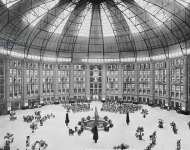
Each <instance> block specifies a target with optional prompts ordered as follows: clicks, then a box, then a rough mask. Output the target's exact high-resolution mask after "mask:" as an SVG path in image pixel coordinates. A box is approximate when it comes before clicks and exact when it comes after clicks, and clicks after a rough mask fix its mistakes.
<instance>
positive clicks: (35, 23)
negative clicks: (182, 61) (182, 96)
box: [0, 0, 190, 60]
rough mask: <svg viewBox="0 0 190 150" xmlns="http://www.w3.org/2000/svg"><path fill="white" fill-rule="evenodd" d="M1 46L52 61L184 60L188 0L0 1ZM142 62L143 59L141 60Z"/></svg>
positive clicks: (189, 24)
mask: <svg viewBox="0 0 190 150" xmlns="http://www.w3.org/2000/svg"><path fill="white" fill-rule="evenodd" d="M0 30H1V32H0V39H1V47H3V48H4V49H6V50H7V51H9V52H14V54H16V53H19V54H24V56H28V55H35V56H39V57H55V58H75V59H78V58H79V59H80V58H83V59H86V58H98V59H103V58H108V59H109V58H116V59H118V58H121V59H125V58H130V59H133V58H134V59H139V58H142V57H143V58H157V57H163V58H167V57H170V56H172V55H176V56H177V55H187V54H188V53H189V46H190V44H189V43H190V42H189V40H190V2H189V0H30V1H28V0H0ZM146 60H147V59H146Z"/></svg>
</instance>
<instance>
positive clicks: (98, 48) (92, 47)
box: [88, 2, 104, 58]
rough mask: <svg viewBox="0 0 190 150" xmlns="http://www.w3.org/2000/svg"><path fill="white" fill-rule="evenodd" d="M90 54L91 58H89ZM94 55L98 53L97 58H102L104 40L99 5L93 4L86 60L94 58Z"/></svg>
mask: <svg viewBox="0 0 190 150" xmlns="http://www.w3.org/2000/svg"><path fill="white" fill-rule="evenodd" d="M90 53H91V54H92V56H90ZM95 53H96V54H97V53H98V54H99V55H100V56H98V57H100V58H104V38H103V30H102V20H101V12H100V3H96V2H93V3H92V17H91V24H90V33H89V41H88V58H89V57H94V56H93V54H95Z"/></svg>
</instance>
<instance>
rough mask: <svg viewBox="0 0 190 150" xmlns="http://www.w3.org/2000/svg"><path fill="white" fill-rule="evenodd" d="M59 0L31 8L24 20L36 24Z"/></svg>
mask: <svg viewBox="0 0 190 150" xmlns="http://www.w3.org/2000/svg"><path fill="white" fill-rule="evenodd" d="M58 2H59V0H55V1H51V2H48V3H45V4H42V5H40V6H39V7H36V8H34V9H32V10H30V11H29V12H28V13H27V14H26V15H25V17H24V18H23V21H24V22H25V23H26V24H30V25H31V26H35V25H36V24H37V23H38V22H39V21H40V19H39V18H42V16H43V15H45V14H47V12H48V11H49V10H50V9H52V8H53V7H54V6H55V5H56V4H57V3H58Z"/></svg>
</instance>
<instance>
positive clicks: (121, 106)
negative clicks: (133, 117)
mask: <svg viewBox="0 0 190 150" xmlns="http://www.w3.org/2000/svg"><path fill="white" fill-rule="evenodd" d="M141 108H142V106H140V105H137V104H130V103H118V102H104V103H103V105H102V108H101V111H108V112H114V113H120V114H126V113H127V112H130V113H133V112H135V111H138V110H140V109H141Z"/></svg>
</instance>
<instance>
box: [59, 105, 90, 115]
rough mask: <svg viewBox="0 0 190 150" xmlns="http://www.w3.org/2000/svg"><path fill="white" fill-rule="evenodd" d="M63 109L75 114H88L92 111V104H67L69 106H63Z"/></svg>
mask: <svg viewBox="0 0 190 150" xmlns="http://www.w3.org/2000/svg"><path fill="white" fill-rule="evenodd" d="M63 107H64V108H65V109H66V110H68V111H70V110H71V111H72V112H74V113H76V112H87V111H90V110H92V109H91V108H90V103H67V104H63Z"/></svg>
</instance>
